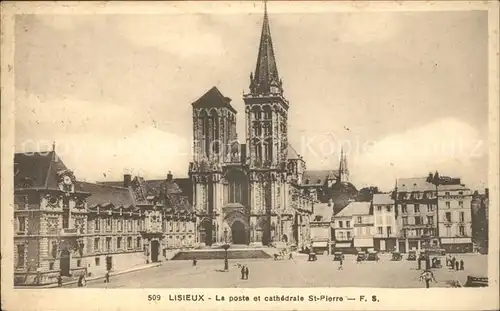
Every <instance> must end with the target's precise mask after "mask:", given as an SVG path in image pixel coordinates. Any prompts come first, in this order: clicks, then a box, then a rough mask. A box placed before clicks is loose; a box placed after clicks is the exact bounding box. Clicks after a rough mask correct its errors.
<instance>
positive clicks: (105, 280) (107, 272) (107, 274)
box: [104, 270, 109, 284]
mask: <svg viewBox="0 0 500 311" xmlns="http://www.w3.org/2000/svg"><path fill="white" fill-rule="evenodd" d="M104 283H106V284H107V283H109V270H107V271H106V274H105V275H104Z"/></svg>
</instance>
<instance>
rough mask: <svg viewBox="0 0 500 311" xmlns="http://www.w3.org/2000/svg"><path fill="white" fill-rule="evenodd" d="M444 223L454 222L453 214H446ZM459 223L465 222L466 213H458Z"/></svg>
mask: <svg viewBox="0 0 500 311" xmlns="http://www.w3.org/2000/svg"><path fill="white" fill-rule="evenodd" d="M444 221H445V222H452V221H453V220H452V218H451V212H446V213H445V214H444ZM458 221H459V222H464V221H465V213H464V212H459V213H458Z"/></svg>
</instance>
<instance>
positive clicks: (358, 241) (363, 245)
mask: <svg viewBox="0 0 500 311" xmlns="http://www.w3.org/2000/svg"><path fill="white" fill-rule="evenodd" d="M354 247H355V248H356V249H357V250H358V251H367V250H369V249H371V248H374V243H373V238H354Z"/></svg>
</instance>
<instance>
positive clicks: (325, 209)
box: [311, 203, 333, 222]
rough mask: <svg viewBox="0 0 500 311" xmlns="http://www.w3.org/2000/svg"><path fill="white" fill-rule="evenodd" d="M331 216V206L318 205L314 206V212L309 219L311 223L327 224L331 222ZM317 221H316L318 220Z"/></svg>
mask: <svg viewBox="0 0 500 311" xmlns="http://www.w3.org/2000/svg"><path fill="white" fill-rule="evenodd" d="M332 216H333V204H328V203H318V204H314V210H313V214H312V217H311V221H312V222H314V221H321V222H328V221H331V220H332ZM318 218H319V220H316V219H318Z"/></svg>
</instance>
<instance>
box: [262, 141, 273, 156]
mask: <svg viewBox="0 0 500 311" xmlns="http://www.w3.org/2000/svg"><path fill="white" fill-rule="evenodd" d="M264 154H265V155H266V160H268V161H271V160H272V159H273V141H272V140H271V139H269V138H268V139H266V142H265V143H264Z"/></svg>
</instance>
